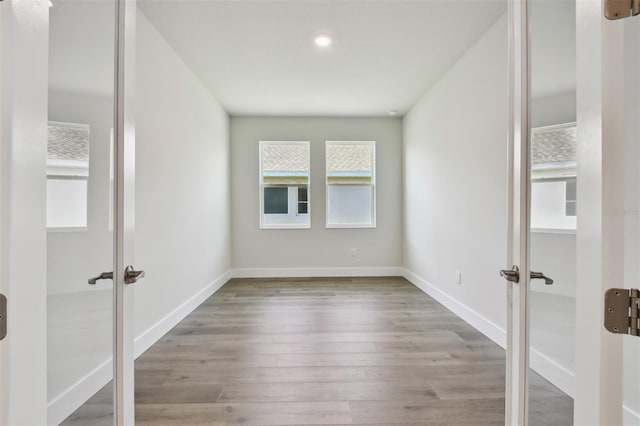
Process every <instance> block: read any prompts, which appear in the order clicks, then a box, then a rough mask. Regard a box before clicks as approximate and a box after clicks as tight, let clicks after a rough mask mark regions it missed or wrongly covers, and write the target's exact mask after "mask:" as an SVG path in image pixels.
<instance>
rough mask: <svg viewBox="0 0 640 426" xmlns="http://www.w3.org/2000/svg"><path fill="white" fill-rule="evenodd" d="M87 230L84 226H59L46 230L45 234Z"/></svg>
mask: <svg viewBox="0 0 640 426" xmlns="http://www.w3.org/2000/svg"><path fill="white" fill-rule="evenodd" d="M88 230H89V228H88V227H86V226H66V227H65V226H60V227H51V228H47V232H87V231H88Z"/></svg>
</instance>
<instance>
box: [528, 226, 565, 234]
mask: <svg viewBox="0 0 640 426" xmlns="http://www.w3.org/2000/svg"><path fill="white" fill-rule="evenodd" d="M531 232H532V233H536V234H567V235H575V234H576V230H575V229H569V228H531Z"/></svg>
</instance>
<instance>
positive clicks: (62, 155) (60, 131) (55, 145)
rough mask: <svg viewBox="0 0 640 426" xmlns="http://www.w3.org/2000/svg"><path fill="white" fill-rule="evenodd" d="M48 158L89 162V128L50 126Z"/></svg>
mask: <svg viewBox="0 0 640 426" xmlns="http://www.w3.org/2000/svg"><path fill="white" fill-rule="evenodd" d="M47 158H48V159H49V160H67V161H85V162H86V161H89V128H88V127H65V126H60V125H49V141H48V144H47Z"/></svg>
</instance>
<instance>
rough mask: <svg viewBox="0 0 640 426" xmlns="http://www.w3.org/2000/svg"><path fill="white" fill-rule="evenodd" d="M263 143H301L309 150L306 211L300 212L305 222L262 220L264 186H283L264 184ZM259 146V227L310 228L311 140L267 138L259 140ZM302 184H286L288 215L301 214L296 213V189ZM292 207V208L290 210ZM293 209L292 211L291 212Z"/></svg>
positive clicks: (263, 214)
mask: <svg viewBox="0 0 640 426" xmlns="http://www.w3.org/2000/svg"><path fill="white" fill-rule="evenodd" d="M265 145H301V146H306V147H308V150H309V169H308V176H307V184H306V187H307V213H302V214H303V215H306V216H307V221H306V223H278V224H269V223H265V220H264V216H265V213H264V189H265V188H269V187H280V188H281V187H283V185H273V184H265V183H264V177H263V169H262V166H263V161H262V159H263V147H264V146H265ZM258 146H259V148H258V197H259V203H258V204H259V211H258V213H259V216H260V217H259V224H260V229H310V228H311V142H310V141H303V140H295V141H273V140H268V141H266V140H265V141H262V140H261V141H259V144H258ZM302 186H304V185H293V184H292V185H287V186H286V188H288V191H289V201H288V207H287V208H288V211H289V213H287V215H288V216H291V215H292V214H293V215H296V216H299V215H301V214H300V213H298V202H299V200H298V189H299V188H300V187H302ZM291 188H295V190H294V191H291ZM292 192H293V193H294V195H293V200H292V195H291V194H292ZM292 209H293V210H292ZM292 211H293V213H292Z"/></svg>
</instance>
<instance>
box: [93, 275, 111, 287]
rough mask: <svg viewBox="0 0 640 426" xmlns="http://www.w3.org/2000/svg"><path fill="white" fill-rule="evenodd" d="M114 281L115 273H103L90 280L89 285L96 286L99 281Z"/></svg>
mask: <svg viewBox="0 0 640 426" xmlns="http://www.w3.org/2000/svg"><path fill="white" fill-rule="evenodd" d="M112 279H113V272H103V273H101V274H100V275H98V276H97V277H93V278H89V284H91V285H95V284H96V283H97V282H98V280H112Z"/></svg>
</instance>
